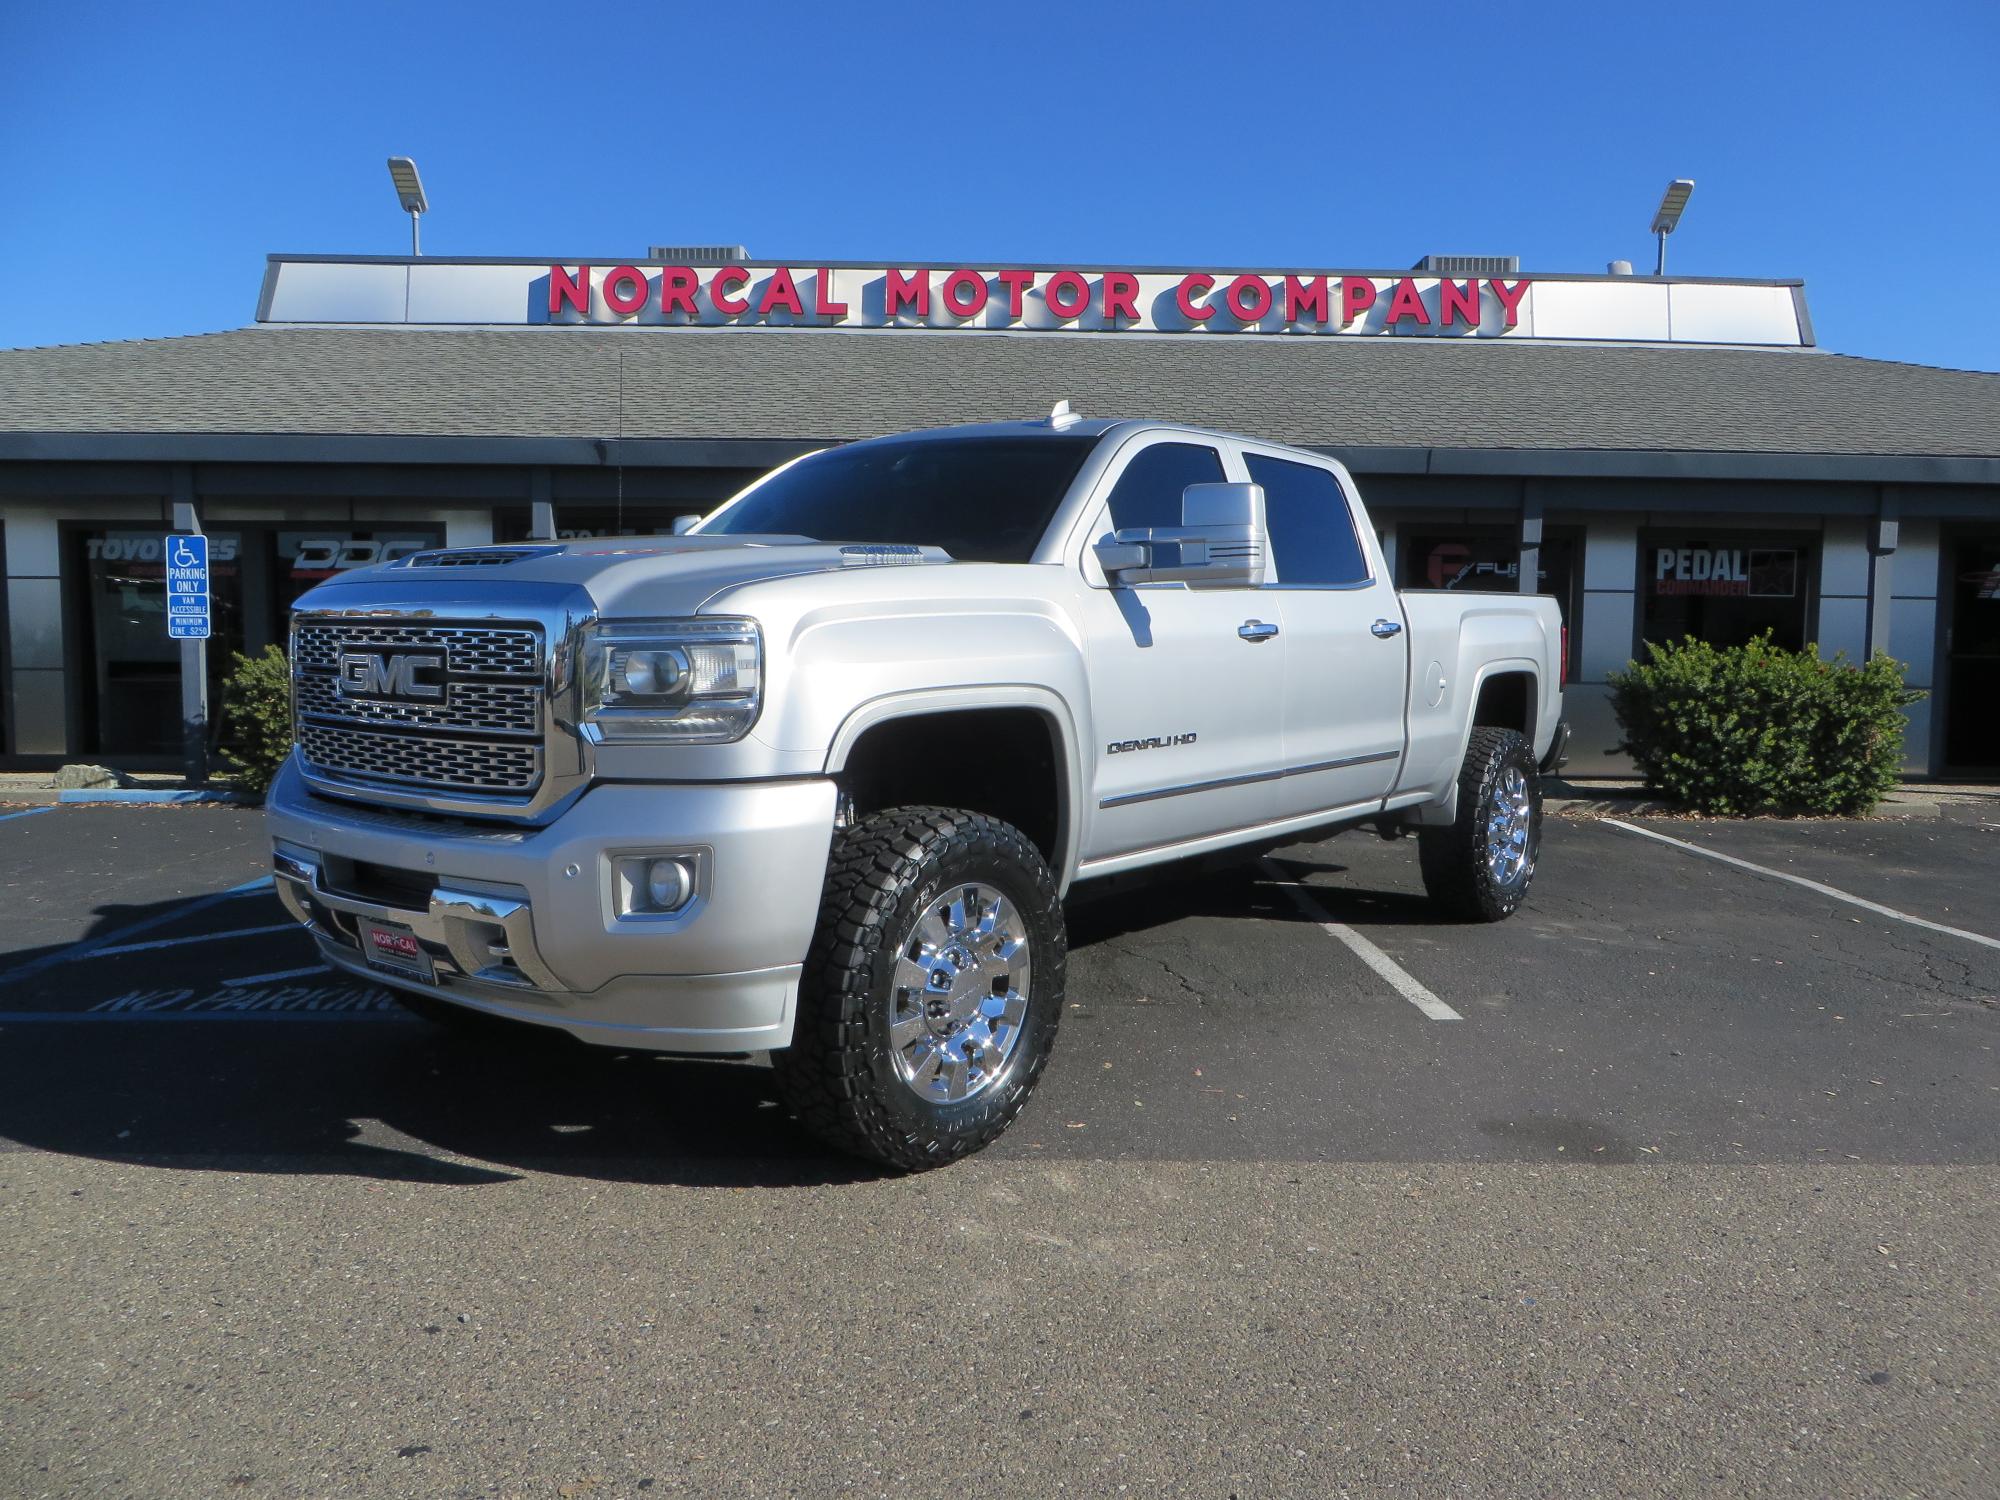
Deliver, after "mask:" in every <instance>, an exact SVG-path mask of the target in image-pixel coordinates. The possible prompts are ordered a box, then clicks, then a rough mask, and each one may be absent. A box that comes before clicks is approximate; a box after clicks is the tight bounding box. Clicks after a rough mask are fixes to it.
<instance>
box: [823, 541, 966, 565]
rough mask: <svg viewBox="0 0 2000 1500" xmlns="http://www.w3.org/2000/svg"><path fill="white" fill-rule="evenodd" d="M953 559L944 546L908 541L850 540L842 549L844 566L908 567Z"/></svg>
mask: <svg viewBox="0 0 2000 1500" xmlns="http://www.w3.org/2000/svg"><path fill="white" fill-rule="evenodd" d="M952 560H953V559H952V555H951V554H950V553H949V552H947V551H945V550H944V548H942V547H918V546H913V545H912V544H910V543H908V542H849V543H847V544H846V545H844V546H843V547H842V548H841V549H840V565H841V566H842V567H843V568H908V567H914V566H916V565H917V564H919V563H948V562H951V561H952Z"/></svg>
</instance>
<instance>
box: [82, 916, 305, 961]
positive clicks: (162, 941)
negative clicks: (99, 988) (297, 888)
mask: <svg viewBox="0 0 2000 1500" xmlns="http://www.w3.org/2000/svg"><path fill="white" fill-rule="evenodd" d="M298 930H299V924H298V923H296V922H273V923H272V924H271V925H270V926H269V927H232V928H230V930H229V931H227V932H198V933H196V934H195V935H194V936H193V937H177V938H155V939H154V940H153V941H152V942H150V943H120V944H118V945H117V946H116V947H115V948H93V949H92V950H91V951H90V952H89V953H87V954H85V955H84V956H85V957H86V958H109V957H110V956H111V955H112V954H114V953H142V952H144V951H145V950H146V949H148V948H178V947H180V946H181V945H182V944H184V943H219V942H221V941H222V940H223V939H224V938H240V937H256V936H258V935H259V934H261V933H266V932H297V931H298Z"/></svg>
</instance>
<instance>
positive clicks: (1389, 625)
mask: <svg viewBox="0 0 2000 1500" xmlns="http://www.w3.org/2000/svg"><path fill="white" fill-rule="evenodd" d="M1368 628H1369V630H1371V631H1373V632H1374V633H1375V634H1376V635H1379V636H1380V637H1382V639H1383V640H1385V641H1386V640H1387V639H1388V638H1389V637H1390V636H1392V635H1399V634H1401V633H1402V629H1403V622H1402V621H1401V620H1377V621H1376V622H1375V623H1374V624H1373V625H1370V626H1369V627H1368Z"/></svg>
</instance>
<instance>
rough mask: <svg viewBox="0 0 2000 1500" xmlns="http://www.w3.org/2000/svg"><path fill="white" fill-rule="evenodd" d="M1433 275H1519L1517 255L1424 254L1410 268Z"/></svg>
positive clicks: (1519, 263)
mask: <svg viewBox="0 0 2000 1500" xmlns="http://www.w3.org/2000/svg"><path fill="white" fill-rule="evenodd" d="M1410 269H1411V270H1413V271H1428V272H1430V274H1431V275H1433V276H1519V275H1520V274H1521V257H1520V256H1518V255H1426V256H1425V257H1424V258H1423V259H1422V260H1420V261H1418V262H1417V263H1416V264H1415V265H1414V266H1412V267H1411V268H1410Z"/></svg>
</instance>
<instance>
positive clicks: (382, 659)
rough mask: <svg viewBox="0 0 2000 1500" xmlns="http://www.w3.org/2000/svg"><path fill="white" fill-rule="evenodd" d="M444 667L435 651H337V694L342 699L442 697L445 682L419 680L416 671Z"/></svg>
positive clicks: (441, 658)
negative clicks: (379, 653)
mask: <svg viewBox="0 0 2000 1500" xmlns="http://www.w3.org/2000/svg"><path fill="white" fill-rule="evenodd" d="M443 666H444V658H443V657H442V656H440V655H439V654H438V653H437V652H435V651H410V652H405V653H403V654H402V655H400V656H377V655H376V654H375V653H374V652H372V651H343V652H341V654H340V696H341V697H343V698H431V699H435V698H442V697H443V696H444V684H443V683H441V682H419V681H418V680H417V673H419V672H425V671H434V670H438V669H441V668H442V667H443Z"/></svg>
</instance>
